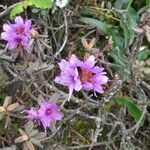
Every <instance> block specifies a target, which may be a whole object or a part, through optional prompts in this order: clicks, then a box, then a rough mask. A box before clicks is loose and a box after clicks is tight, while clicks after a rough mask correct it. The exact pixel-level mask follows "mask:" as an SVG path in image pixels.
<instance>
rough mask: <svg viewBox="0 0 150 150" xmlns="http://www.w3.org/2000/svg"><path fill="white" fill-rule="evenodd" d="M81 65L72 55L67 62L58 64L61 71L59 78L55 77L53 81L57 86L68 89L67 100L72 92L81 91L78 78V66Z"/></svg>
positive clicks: (63, 61)
mask: <svg viewBox="0 0 150 150" xmlns="http://www.w3.org/2000/svg"><path fill="white" fill-rule="evenodd" d="M80 63H81V61H80V60H79V59H77V57H76V56H75V55H72V56H71V58H70V60H69V61H66V60H64V59H63V60H62V61H61V62H60V63H59V67H60V69H61V74H60V76H58V77H56V78H55V79H54V81H55V82H56V83H58V84H62V85H64V86H67V87H68V89H69V98H68V99H70V96H71V95H72V93H73V90H75V91H80V90H81V89H82V84H81V81H80V78H79V72H78V69H77V67H78V65H79V64H80Z"/></svg>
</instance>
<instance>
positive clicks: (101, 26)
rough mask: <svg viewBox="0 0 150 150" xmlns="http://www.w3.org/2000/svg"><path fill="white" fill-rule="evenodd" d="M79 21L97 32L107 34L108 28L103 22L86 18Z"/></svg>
mask: <svg viewBox="0 0 150 150" xmlns="http://www.w3.org/2000/svg"><path fill="white" fill-rule="evenodd" d="M79 20H80V21H81V22H84V23H86V24H89V25H91V26H92V27H96V28H97V29H98V30H100V31H102V32H104V33H105V34H109V27H108V25H107V24H106V23H105V22H102V21H100V20H97V19H93V18H88V17H84V18H81V19H79Z"/></svg>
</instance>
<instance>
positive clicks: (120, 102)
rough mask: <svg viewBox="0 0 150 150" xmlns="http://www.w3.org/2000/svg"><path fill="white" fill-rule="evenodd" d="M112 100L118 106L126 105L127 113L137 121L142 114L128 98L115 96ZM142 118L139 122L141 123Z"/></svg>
mask: <svg viewBox="0 0 150 150" xmlns="http://www.w3.org/2000/svg"><path fill="white" fill-rule="evenodd" d="M114 102H115V103H116V104H117V105H120V106H126V107H127V110H128V112H129V114H130V115H131V116H132V117H133V118H134V120H135V121H136V122H138V121H139V120H140V118H141V116H142V112H141V110H140V109H139V108H138V107H137V106H136V105H135V104H134V103H133V102H132V101H131V100H130V99H129V98H124V97H116V98H115V99H114ZM143 123H144V119H143V120H142V122H141V125H143Z"/></svg>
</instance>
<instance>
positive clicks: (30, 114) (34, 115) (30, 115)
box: [22, 108, 40, 124]
mask: <svg viewBox="0 0 150 150" xmlns="http://www.w3.org/2000/svg"><path fill="white" fill-rule="evenodd" d="M22 113H25V114H26V118H27V119H28V120H29V121H30V120H32V121H33V122H34V123H38V124H39V122H40V118H39V115H38V112H37V109H33V108H32V109H30V110H27V109H25V110H23V111H22Z"/></svg>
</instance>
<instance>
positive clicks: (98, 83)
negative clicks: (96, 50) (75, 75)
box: [80, 56, 108, 93]
mask: <svg viewBox="0 0 150 150" xmlns="http://www.w3.org/2000/svg"><path fill="white" fill-rule="evenodd" d="M95 64H96V62H95V57H94V56H90V57H89V58H88V59H87V60H85V61H84V62H82V64H81V65H80V69H81V73H80V79H81V83H82V88H83V89H84V90H85V91H90V90H94V92H97V93H104V90H103V85H105V84H106V83H107V82H108V77H107V76H106V75H105V74H106V72H104V68H103V67H98V66H95Z"/></svg>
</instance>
